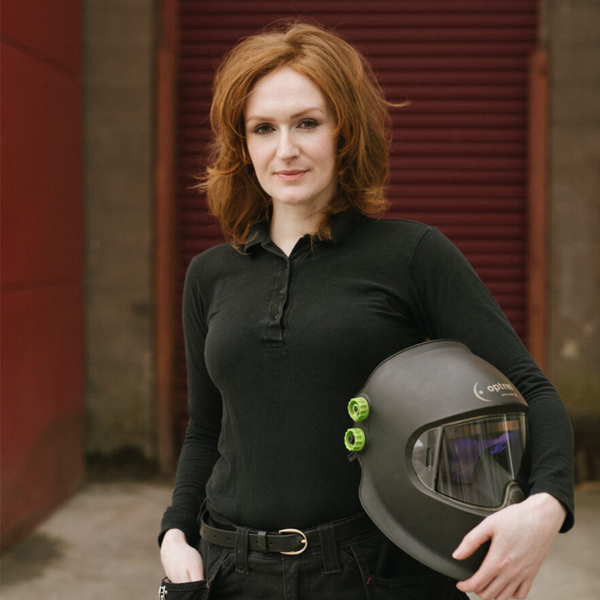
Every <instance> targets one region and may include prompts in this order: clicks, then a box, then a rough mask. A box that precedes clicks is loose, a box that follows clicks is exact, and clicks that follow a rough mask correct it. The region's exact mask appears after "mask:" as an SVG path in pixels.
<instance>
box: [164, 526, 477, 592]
mask: <svg viewBox="0 0 600 600" xmlns="http://www.w3.org/2000/svg"><path fill="white" fill-rule="evenodd" d="M319 533H320V539H321V547H319V548H316V549H311V548H310V547H309V548H307V550H306V551H305V552H303V553H302V554H300V555H298V556H284V555H281V554H273V553H263V552H255V551H250V552H248V551H247V550H246V549H244V546H243V544H241V545H238V548H237V549H226V548H222V547H221V546H216V545H213V544H210V543H208V542H206V541H205V540H201V542H200V548H199V550H200V554H201V555H202V557H203V559H204V569H205V576H206V581H205V582H195V583H187V584H166V591H167V596H166V598H167V600H200V599H202V600H204V599H207V598H210V599H211V600H342V599H343V600H367V599H370V600H417V599H418V600H460V599H468V596H466V594H464V593H462V592H460V591H459V590H457V589H456V581H454V580H453V579H450V578H449V577H446V576H445V575H440V574H439V573H436V572H435V571H433V570H431V569H429V568H428V567H426V566H425V565H423V564H421V563H419V562H418V561H416V560H414V559H413V558H411V557H410V556H408V555H407V554H406V553H405V552H403V551H402V550H400V549H399V548H397V547H396V546H395V545H394V544H392V543H391V542H390V541H388V539H387V538H386V537H385V536H384V535H383V534H382V533H381V532H380V531H379V530H378V529H373V530H371V531H367V532H365V533H362V534H360V535H357V536H356V537H354V538H350V539H348V540H345V541H344V542H343V543H336V541H335V539H334V538H333V536H332V535H331V532H330V531H329V530H328V526H323V527H322V528H320V532H319Z"/></svg>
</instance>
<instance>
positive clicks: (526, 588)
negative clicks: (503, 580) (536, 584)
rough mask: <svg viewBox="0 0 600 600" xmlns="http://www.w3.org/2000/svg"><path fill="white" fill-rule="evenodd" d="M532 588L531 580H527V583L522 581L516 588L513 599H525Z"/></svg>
mask: <svg viewBox="0 0 600 600" xmlns="http://www.w3.org/2000/svg"><path fill="white" fill-rule="evenodd" d="M532 587H533V579H528V580H527V581H524V582H523V583H522V584H521V585H520V586H519V587H518V588H517V591H516V592H515V593H514V597H515V598H517V600H523V599H524V598H527V595H528V594H529V592H530V591H531V588H532Z"/></svg>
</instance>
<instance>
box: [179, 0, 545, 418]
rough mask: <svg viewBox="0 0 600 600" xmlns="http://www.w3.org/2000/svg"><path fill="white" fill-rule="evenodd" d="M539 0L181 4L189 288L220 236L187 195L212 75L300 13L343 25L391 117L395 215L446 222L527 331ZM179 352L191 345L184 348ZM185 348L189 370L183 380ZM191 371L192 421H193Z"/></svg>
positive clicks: (184, 244)
mask: <svg viewBox="0 0 600 600" xmlns="http://www.w3.org/2000/svg"><path fill="white" fill-rule="evenodd" d="M536 5H537V2H536V0H514V1H513V0H452V1H448V0H387V1H386V0H382V1H371V2H339V1H334V0H329V1H327V0H305V1H302V2H281V1H280V0H264V1H253V0H247V1H241V0H238V1H233V0H212V1H198V0H181V3H180V7H181V13H180V23H181V59H180V66H179V106H178V111H179V151H180V156H179V166H180V174H181V186H180V193H179V207H180V252H181V281H182V282H183V276H184V272H185V269H186V267H187V265H188V263H189V261H190V260H191V259H192V257H193V256H194V255H196V254H198V253H199V252H201V251H202V250H205V249H206V248H208V247H210V246H212V245H214V244H216V243H219V242H221V241H222V237H221V234H220V231H219V228H218V226H217V225H216V223H215V221H214V219H213V218H212V217H211V216H210V215H208V214H207V212H206V208H205V202H204V199H203V198H201V197H199V196H198V195H197V194H196V193H195V192H193V191H191V190H189V183H190V175H191V174H193V173H195V172H197V171H198V167H199V164H200V156H201V155H202V154H203V153H204V152H205V147H206V146H205V145H206V142H207V141H208V140H209V137H210V133H209V129H210V126H209V122H208V112H209V107H210V99H211V81H212V77H213V73H214V67H215V64H216V62H217V61H218V59H219V58H220V57H221V56H222V55H223V54H224V53H225V52H227V51H228V50H229V49H230V48H231V46H232V45H233V44H234V43H235V42H236V41H237V40H239V39H240V38H241V37H244V36H247V35H250V34H252V33H254V32H256V31H257V30H259V29H260V28H262V27H264V26H265V25H267V24H269V23H272V22H273V21H275V20H277V19H280V18H283V17H290V16H303V17H309V18H312V19H314V20H316V21H318V22H320V23H322V24H324V25H327V26H331V27H335V28H336V30H337V31H338V32H339V33H340V34H341V35H342V36H344V37H345V38H346V39H348V40H350V41H351V42H353V43H354V44H356V46H357V47H359V48H360V49H361V51H362V52H363V53H364V54H365V55H366V56H367V58H368V60H369V61H370V63H371V64H372V65H373V68H374V70H375V72H376V74H377V76H378V78H379V80H380V82H381V84H382V86H383V88H384V90H385V91H386V95H387V97H388V99H389V100H391V101H394V102H401V101H404V100H410V102H411V104H410V106H408V107H406V108H402V109H398V110H394V111H393V124H394V141H393V144H392V158H391V177H390V187H389V197H390V199H391V200H392V202H393V205H392V209H391V211H390V213H389V214H390V216H391V217H402V218H408V219H414V220H418V221H423V222H425V223H429V224H431V225H436V226H438V227H439V228H440V229H441V230H442V231H443V232H444V233H445V234H446V235H448V237H450V238H451V239H452V240H453V241H454V243H455V244H457V246H458V247H459V248H460V249H461V250H462V251H463V253H464V254H465V255H466V256H467V258H468V259H469V261H470V262H471V264H472V265H473V266H474V267H475V269H476V270H477V272H478V273H479V275H480V276H481V278H482V279H483V280H484V282H485V283H486V284H487V286H488V287H489V288H490V290H491V291H492V293H493V294H494V295H495V296H496V298H497V299H498V301H499V302H500V304H501V306H502V308H503V309H504V311H505V312H506V314H507V315H508V317H509V319H510V320H511V322H512V324H513V326H514V328H515V329H516V331H517V333H518V334H519V335H520V336H521V337H524V335H525V333H526V332H525V324H526V318H525V317H526V288H525V282H526V273H525V259H526V243H527V240H526V237H527V223H526V183H527V182H526V176H527V171H526V168H527V165H526V151H527V140H526V137H527V82H528V58H529V55H530V53H531V51H532V50H533V49H534V47H535V40H536V27H537V12H536ZM181 347H182V346H181ZM183 363H184V358H183V351H182V352H181V357H180V364H181V369H182V373H183V372H184V364H183ZM184 387H185V383H184V378H183V377H182V413H185V408H184V407H185V400H184V397H185V393H184V392H183V390H184Z"/></svg>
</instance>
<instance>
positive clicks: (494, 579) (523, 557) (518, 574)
mask: <svg viewBox="0 0 600 600" xmlns="http://www.w3.org/2000/svg"><path fill="white" fill-rule="evenodd" d="M565 516H566V511H565V509H564V507H563V505H562V504H561V503H560V502H559V501H558V500H557V499H556V498H554V496H551V495H550V494H547V493H540V494H534V495H533V496H530V497H529V498H527V499H526V500H524V501H523V502H520V503H519V504H513V505H511V506H508V507H506V508H504V509H502V510H500V511H498V512H497V513H494V514H493V515H490V516H489V517H487V518H486V519H484V520H483V521H482V522H481V523H480V524H479V525H478V526H477V527H475V528H474V529H473V530H472V531H471V532H469V533H468V534H467V535H466V536H465V537H464V538H463V540H462V542H461V543H460V545H459V546H458V548H457V549H456V550H455V551H454V554H453V555H452V556H453V557H454V558H455V559H457V560H461V559H464V558H467V557H468V556H470V555H471V554H473V552H475V550H477V548H479V546H481V544H483V543H484V542H486V541H487V540H491V545H490V549H489V550H488V553H487V555H486V557H485V559H484V561H483V563H482V564H481V566H480V567H479V569H478V570H477V572H476V573H475V574H474V575H473V576H472V577H471V578H470V579H467V580H466V581H461V582H459V583H458V584H457V587H458V589H459V590H461V591H463V592H473V593H475V594H477V595H478V596H479V597H480V598H482V600H508V599H509V598H519V599H522V598H526V597H527V594H528V593H529V590H530V589H531V586H532V584H533V580H534V578H535V576H536V575H537V572H538V571H539V570H540V567H541V566H542V563H543V562H544V559H545V558H546V555H547V554H548V551H549V550H550V546H551V545H552V541H553V540H554V537H555V536H556V534H557V533H558V531H559V530H560V528H561V526H562V524H563V522H564V520H565Z"/></svg>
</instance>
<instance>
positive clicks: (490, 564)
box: [457, 550, 501, 594]
mask: <svg viewBox="0 0 600 600" xmlns="http://www.w3.org/2000/svg"><path fill="white" fill-rule="evenodd" d="M496 556H497V555H496V553H494V552H493V551H491V550H490V551H488V554H487V555H486V557H485V559H484V560H483V562H482V563H481V566H480V567H479V569H477V571H476V572H475V573H474V574H473V575H472V576H471V578H470V579H467V580H466V581H461V582H460V583H459V584H458V586H457V587H458V589H460V590H461V591H463V592H473V593H475V594H479V593H480V592H483V591H484V590H486V589H487V588H488V586H490V585H491V584H492V583H493V582H494V581H495V580H496V578H497V577H498V575H499V573H500V572H501V568H500V564H499V562H498V559H497V558H496Z"/></svg>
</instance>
